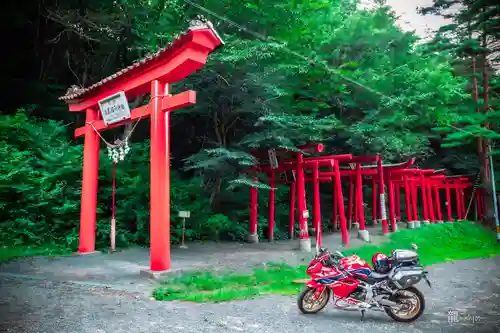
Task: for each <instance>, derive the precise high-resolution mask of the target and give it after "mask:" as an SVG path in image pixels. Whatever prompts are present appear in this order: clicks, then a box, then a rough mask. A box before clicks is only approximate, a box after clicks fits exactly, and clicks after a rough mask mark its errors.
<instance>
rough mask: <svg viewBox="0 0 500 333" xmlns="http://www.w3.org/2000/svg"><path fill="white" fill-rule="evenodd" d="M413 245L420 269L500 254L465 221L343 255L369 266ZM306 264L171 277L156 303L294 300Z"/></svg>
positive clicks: (490, 236)
mask: <svg viewBox="0 0 500 333" xmlns="http://www.w3.org/2000/svg"><path fill="white" fill-rule="evenodd" d="M412 243H415V244H417V245H418V247H419V249H418V252H419V255H420V259H421V262H422V264H423V265H425V266H429V265H432V264H437V263H442V262H447V261H453V260H460V259H472V258H487V257H491V256H496V255H499V254H500V245H498V244H497V242H496V239H495V235H494V233H493V232H491V231H490V230H487V229H485V228H484V227H483V226H481V225H479V224H475V223H471V222H466V221H464V222H455V223H444V224H433V225H424V226H423V227H422V228H420V229H403V230H400V231H398V232H396V233H393V234H391V235H390V237H389V240H388V241H387V242H385V243H384V244H381V245H365V246H362V247H360V248H357V249H352V250H346V251H344V254H346V255H351V254H354V253H355V254H357V255H359V256H360V257H361V258H363V259H365V260H367V261H368V262H370V259H371V257H372V255H373V254H374V253H375V252H383V253H386V254H390V252H391V251H392V250H394V249H410V248H411V244H412ZM305 269H306V265H300V266H296V267H292V266H289V265H286V264H275V263H270V264H267V265H266V266H264V267H259V268H255V269H254V270H253V272H252V273H250V274H236V273H225V274H220V273H219V274H217V273H213V272H206V271H205V272H191V273H185V274H182V275H180V276H178V277H173V278H171V279H169V280H168V281H166V282H164V283H163V284H162V285H161V286H160V287H159V288H157V289H156V290H155V291H154V293H153V297H154V298H155V299H156V300H162V301H166V300H184V301H191V302H223V301H230V300H241V299H251V298H254V297H256V296H260V295H266V294H282V295H296V294H297V293H298V292H299V291H300V289H302V287H303V286H302V285H300V284H295V283H294V282H293V281H294V280H298V279H304V278H306V277H307V276H306V275H305Z"/></svg>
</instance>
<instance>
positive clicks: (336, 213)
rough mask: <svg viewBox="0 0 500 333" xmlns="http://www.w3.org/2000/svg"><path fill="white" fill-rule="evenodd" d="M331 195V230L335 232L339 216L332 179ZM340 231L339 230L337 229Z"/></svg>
mask: <svg viewBox="0 0 500 333" xmlns="http://www.w3.org/2000/svg"><path fill="white" fill-rule="evenodd" d="M332 185H333V186H332V187H333V188H332V194H333V216H332V228H333V230H335V228H336V227H337V224H338V222H337V216H338V214H339V205H338V202H337V194H336V193H335V179H333V181H332ZM338 229H340V228H338Z"/></svg>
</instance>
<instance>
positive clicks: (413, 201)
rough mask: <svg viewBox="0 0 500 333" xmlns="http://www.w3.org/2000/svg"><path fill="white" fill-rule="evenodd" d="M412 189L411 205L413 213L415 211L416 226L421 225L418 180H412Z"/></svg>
mask: <svg viewBox="0 0 500 333" xmlns="http://www.w3.org/2000/svg"><path fill="white" fill-rule="evenodd" d="M410 190H411V207H412V213H413V221H415V227H417V228H418V227H420V220H419V219H418V207H417V201H418V197H417V194H418V191H417V184H416V181H414V180H412V182H411V183H410Z"/></svg>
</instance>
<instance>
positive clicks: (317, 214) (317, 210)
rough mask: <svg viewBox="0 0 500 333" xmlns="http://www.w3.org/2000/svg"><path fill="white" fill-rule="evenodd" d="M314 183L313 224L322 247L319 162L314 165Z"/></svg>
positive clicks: (319, 244)
mask: <svg viewBox="0 0 500 333" xmlns="http://www.w3.org/2000/svg"><path fill="white" fill-rule="evenodd" d="M312 171H313V174H312V178H313V179H312V183H313V207H314V214H313V218H314V220H313V224H314V227H315V231H316V248H320V247H321V244H322V242H321V203H320V200H321V197H320V193H319V166H318V163H314V165H313V170H312Z"/></svg>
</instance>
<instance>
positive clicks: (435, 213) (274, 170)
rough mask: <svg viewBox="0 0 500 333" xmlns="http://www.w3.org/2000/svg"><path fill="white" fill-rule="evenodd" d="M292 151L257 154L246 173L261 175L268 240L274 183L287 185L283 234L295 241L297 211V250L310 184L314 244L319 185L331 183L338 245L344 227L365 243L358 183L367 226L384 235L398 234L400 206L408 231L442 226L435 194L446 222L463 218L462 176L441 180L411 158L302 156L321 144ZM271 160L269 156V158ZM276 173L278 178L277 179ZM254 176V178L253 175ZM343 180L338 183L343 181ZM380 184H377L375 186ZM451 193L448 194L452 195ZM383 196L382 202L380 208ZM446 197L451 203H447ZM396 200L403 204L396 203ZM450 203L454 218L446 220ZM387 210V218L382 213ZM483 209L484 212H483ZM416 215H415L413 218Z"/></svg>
mask: <svg viewBox="0 0 500 333" xmlns="http://www.w3.org/2000/svg"><path fill="white" fill-rule="evenodd" d="M297 148H298V151H287V150H283V149H282V150H279V149H278V150H272V152H273V153H272V154H269V152H268V151H264V152H263V151H257V152H254V153H253V155H254V156H255V157H256V158H257V160H258V161H259V164H258V165H257V166H254V167H252V168H250V170H249V171H248V172H249V173H254V174H255V173H265V174H267V179H268V184H269V186H270V188H271V189H270V193H269V204H268V206H269V212H268V234H267V238H268V239H269V240H270V241H272V240H274V229H275V191H276V185H277V184H278V183H284V184H287V185H288V186H289V189H290V197H289V207H290V215H289V228H288V231H289V236H290V239H293V238H294V237H295V210H296V209H297V212H298V214H297V215H298V226H299V233H298V234H299V239H300V248H301V249H302V250H305V251H310V249H311V241H310V238H309V225H308V218H309V212H308V210H307V208H306V207H307V206H306V183H307V182H309V183H311V184H312V196H313V200H312V206H313V212H312V223H311V229H312V230H313V231H314V233H315V238H316V246H321V243H322V238H321V237H322V230H321V229H322V224H323V223H322V218H321V202H320V201H321V200H320V183H321V182H325V183H331V184H332V189H333V191H332V192H333V198H332V200H333V205H332V206H333V212H332V224H331V227H332V229H334V230H336V229H337V230H340V232H341V235H342V242H343V244H344V245H345V246H348V244H349V234H348V229H351V228H353V229H358V237H359V238H361V239H363V240H364V241H368V240H369V239H370V235H369V232H368V231H367V229H366V225H367V223H366V220H365V212H364V210H365V207H364V206H365V205H364V195H363V194H364V193H363V189H364V186H363V185H364V184H365V185H371V187H372V198H371V199H372V200H371V201H372V202H371V213H372V217H371V224H372V225H376V224H379V223H380V224H381V228H382V232H383V233H384V234H388V233H389V232H394V231H397V230H398V224H397V222H402V221H403V219H402V207H403V206H404V208H405V215H404V217H405V220H406V222H407V224H406V225H407V227H408V228H411V229H413V228H419V227H420V226H421V224H422V223H424V224H428V223H442V222H443V221H444V219H443V210H442V207H441V205H442V203H443V201H442V200H441V194H442V192H444V193H443V194H444V195H445V196H444V198H445V201H444V205H445V207H446V221H447V222H451V221H453V220H462V219H464V218H465V215H466V209H465V194H464V189H467V188H471V187H472V183H471V182H470V181H469V177H466V176H446V175H444V171H445V170H431V169H417V168H412V166H413V164H414V162H415V159H413V158H412V159H410V160H408V161H405V162H402V163H398V164H384V163H383V161H382V158H381V157H380V156H378V155H376V156H353V155H351V154H342V155H327V156H304V153H307V154H308V155H312V154H315V153H321V152H322V151H323V150H324V147H323V145H321V144H309V145H303V146H299V147H297ZM271 156H275V157H274V158H273V157H271ZM278 174H281V176H280V177H278V176H277V175H278ZM254 177H256V176H255V175H254ZM343 178H344V179H343ZM343 180H345V181H344V183H346V184H347V192H348V193H347V209H346V207H345V204H344V193H343V186H342V184H343V182H342V181H343ZM381 184H382V185H383V186H381ZM452 191H453V192H452ZM386 192H387V204H386ZM452 197H453V199H454V201H455V203H454V204H452V201H453V200H452ZM402 198H404V202H403V204H402V202H401V201H402ZM476 202H477V211H478V214H480V213H481V208H480V207H481V202H480V199H479V196H478V195H477V192H476ZM452 205H453V206H454V207H455V212H456V218H454V217H453V216H452ZM387 208H388V210H389V214H387ZM483 211H484V209H483ZM419 215H420V216H419ZM257 220H258V189H257V188H256V187H251V189H250V218H249V234H248V241H249V242H258V240H259V239H258V225H257Z"/></svg>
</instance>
